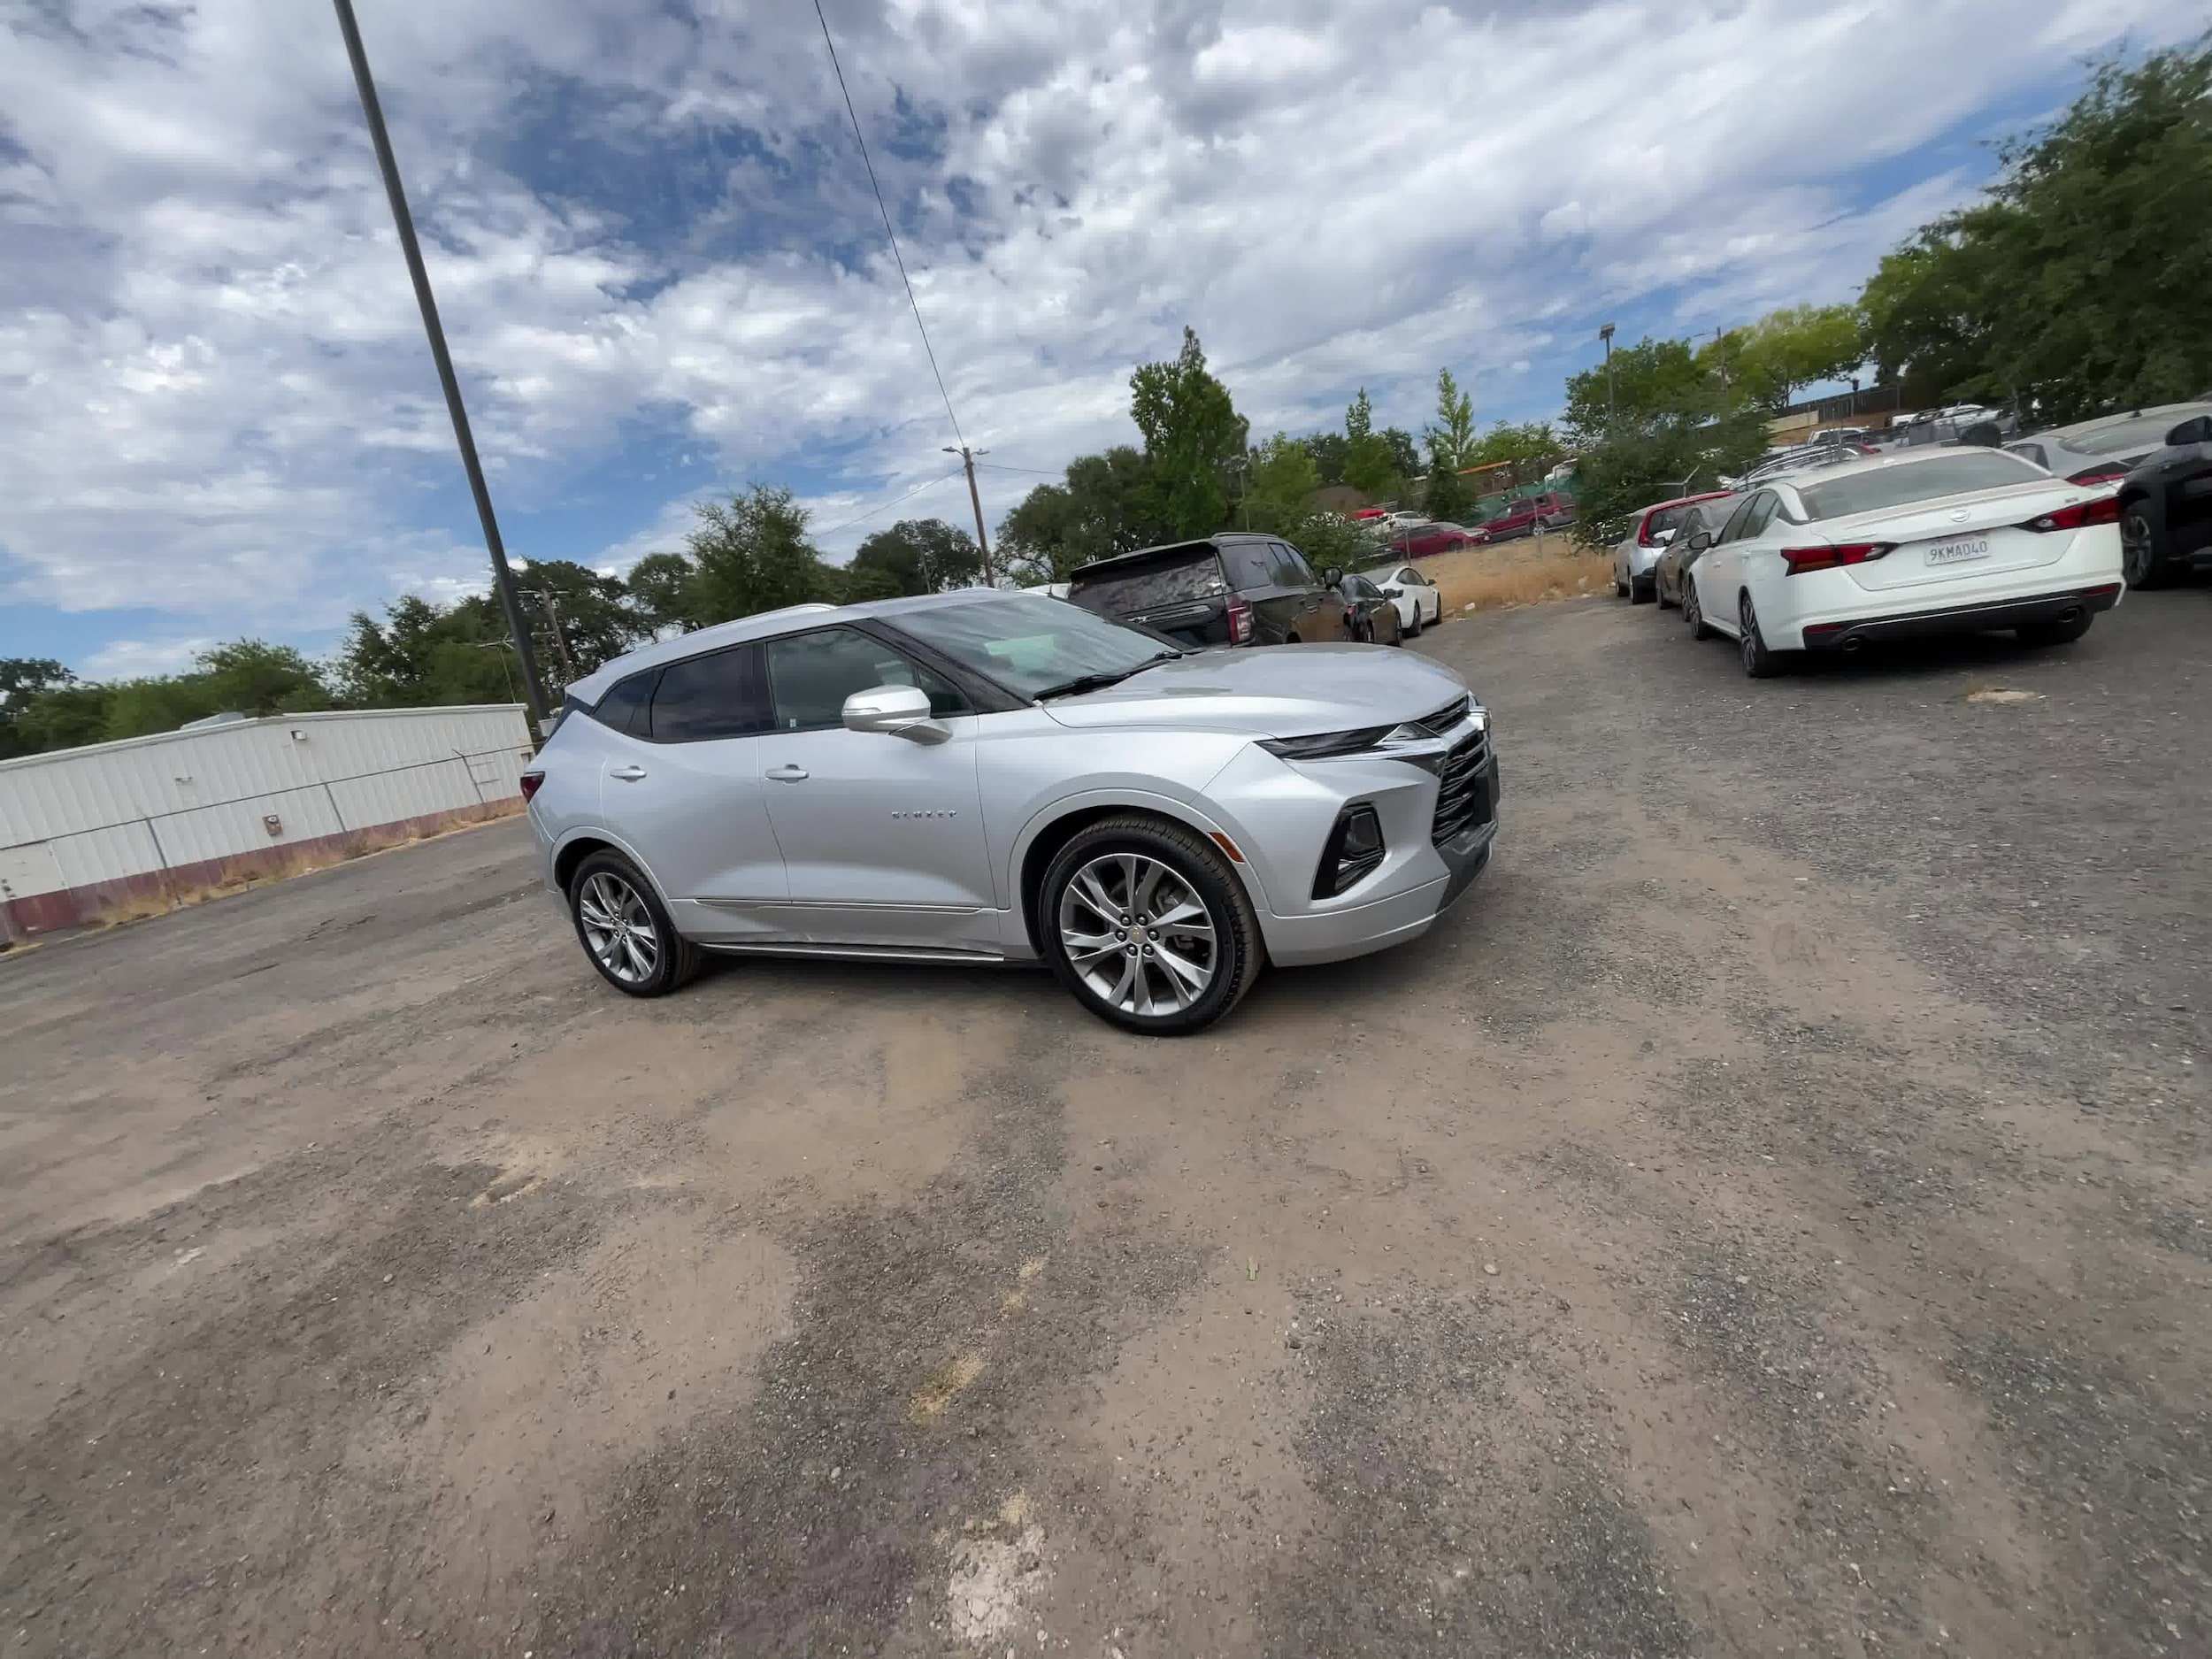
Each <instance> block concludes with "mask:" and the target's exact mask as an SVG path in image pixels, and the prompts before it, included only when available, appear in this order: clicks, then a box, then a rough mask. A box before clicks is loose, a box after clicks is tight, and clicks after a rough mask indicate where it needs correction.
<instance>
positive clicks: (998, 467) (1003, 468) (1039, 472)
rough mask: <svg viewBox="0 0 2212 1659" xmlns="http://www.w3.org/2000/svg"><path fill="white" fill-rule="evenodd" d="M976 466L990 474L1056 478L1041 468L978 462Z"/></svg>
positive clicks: (998, 462) (1053, 474) (1056, 475)
mask: <svg viewBox="0 0 2212 1659" xmlns="http://www.w3.org/2000/svg"><path fill="white" fill-rule="evenodd" d="M976 465H978V466H979V467H982V468H984V469H985V470H986V471H987V472H1030V473H1033V474H1034V475H1035V476H1037V477H1039V478H1058V477H1059V476H1060V474H1059V473H1058V472H1047V471H1046V470H1045V469H1044V468H1043V467H1041V466H1009V465H1006V463H1005V462H1003V461H978V462H977V463H976Z"/></svg>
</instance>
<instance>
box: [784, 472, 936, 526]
mask: <svg viewBox="0 0 2212 1659" xmlns="http://www.w3.org/2000/svg"><path fill="white" fill-rule="evenodd" d="M959 476H960V474H959V472H948V473H946V474H945V475H944V476H943V477H942V478H933V479H929V480H926V481H924V482H922V483H919V484H917V485H915V486H914V488H912V489H910V490H908V491H907V492H906V494H905V495H894V496H892V497H891V499H890V500H888V501H882V502H878V503H876V504H875V505H874V506H872V507H871V508H869V509H868V511H865V512H864V513H861V514H860V515H858V516H857V517H856V518H848V519H846V520H845V521H844V522H843V523H841V524H833V525H829V526H825V527H824V528H823V529H821V530H820V531H818V532H817V534H821V535H835V534H837V533H838V532H839V531H840V530H849V529H851V528H852V527H853V526H855V525H856V524H859V523H861V522H862V521H863V520H865V519H869V518H874V517H875V516H876V515H877V514H878V513H879V512H885V511H889V510H890V509H891V508H893V507H895V506H897V505H898V504H899V503H901V502H902V501H911V500H913V499H914V497H915V496H917V495H920V494H921V493H922V492H923V491H924V490H926V489H934V488H937V486H938V485H940V484H949V483H951V482H952V480H954V479H956V478H958V477H959Z"/></svg>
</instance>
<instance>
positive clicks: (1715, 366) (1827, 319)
mask: <svg viewBox="0 0 2212 1659" xmlns="http://www.w3.org/2000/svg"><path fill="white" fill-rule="evenodd" d="M1866 359H1867V337H1866V322H1865V318H1864V315H1863V313H1862V312H1861V311H1860V309H1859V308H1858V307H1857V306H1856V305H1797V306H1789V307H1786V308H1784V309H1783V310H1781V311H1769V312H1768V313H1767V314H1766V315H1765V316H1764V317H1762V318H1761V319H1759V320H1758V321H1757V322H1755V323H1754V324H1752V325H1751V326H1749V327H1748V328H1738V329H1733V330H1732V331H1731V332H1729V333H1728V334H1724V335H1722V336H1721V337H1720V338H1719V339H1718V340H1716V341H1714V342H1711V343H1710V344H1709V345H1706V346H1703V347H1701V348H1700V349H1699V350H1698V352H1697V354H1696V361H1697V363H1698V365H1699V366H1700V367H1701V368H1703V369H1704V370H1705V371H1706V372H1707V373H1709V375H1711V376H1712V377H1713V378H1714V379H1716V380H1718V381H1719V382H1720V385H1721V393H1722V396H1723V399H1724V401H1725V402H1728V403H1736V402H1739V401H1748V402H1751V403H1757V404H1759V405H1760V406H1761V407H1763V408H1764V409H1767V410H1769V411H1780V410H1783V409H1786V408H1787V407H1788V406H1789V402H1790V399H1791V397H1792V396H1793V395H1794V394H1795V393H1796V392H1797V391H1798V389H1799V388H1801V387H1807V386H1816V385H1818V384H1819V383H1820V382H1821V381H1823V380H1841V379H1842V378H1843V377H1844V376H1845V375H1847V374H1850V373H1853V372H1854V371H1855V370H1856V369H1857V368H1858V367H1859V366H1860V365H1862V364H1863V363H1864V362H1865V361H1866Z"/></svg>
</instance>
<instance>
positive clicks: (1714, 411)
mask: <svg viewBox="0 0 2212 1659" xmlns="http://www.w3.org/2000/svg"><path fill="white" fill-rule="evenodd" d="M1613 375H1614V383H1615V388H1616V394H1617V410H1616V412H1615V413H1614V414H1613V415H1611V416H1610V417H1609V415H1608V412H1607V404H1606V386H1605V370H1604V368H1603V367H1602V366H1600V367H1595V368H1590V369H1585V370H1583V371H1582V372H1581V373H1578V374H1575V375H1572V376H1571V377H1570V378H1569V379H1568V381H1567V411H1566V425H1567V431H1568V434H1569V437H1570V438H1571V440H1572V441H1573V442H1574V445H1575V448H1576V449H1578V451H1579V453H1580V457H1581V458H1580V460H1579V461H1578V465H1577V483H1576V490H1575V495H1576V519H1577V524H1576V532H1575V533H1576V534H1577V535H1578V537H1579V538H1581V539H1582V540H1583V541H1588V542H1593V543H1596V544H1599V545H1602V544H1604V543H1605V542H1608V541H1618V540H1619V539H1620V537H1621V535H1622V534H1623V533H1624V526H1625V525H1626V523H1627V520H1628V518H1629V515H1630V514H1632V513H1633V512H1635V511H1637V510H1638V509H1640V508H1642V507H1647V506H1648V505H1650V504H1651V503H1653V502H1654V501H1657V500H1662V499H1663V498H1665V497H1666V496H1668V495H1676V494H1681V493H1684V492H1686V490H1692V489H1697V488H1713V487H1714V486H1715V485H1716V484H1717V482H1718V480H1720V479H1721V478H1722V477H1723V476H1724V475H1728V474H1732V473H1735V472H1741V471H1742V470H1743V469H1744V468H1745V467H1746V466H1747V465H1750V464H1751V462H1752V461H1753V460H1755V459H1756V458H1757V457H1758V456H1759V455H1760V454H1762V453H1763V451H1764V450H1765V449H1766V442H1767V432H1766V416H1765V414H1764V413H1763V411H1762V409H1761V408H1760V407H1759V406H1758V405H1757V404H1755V403H1752V402H1750V401H1748V399H1745V398H1738V397H1737V396H1735V394H1734V392H1733V390H1732V388H1731V385H1730V383H1729V382H1728V381H1727V380H1725V379H1724V377H1723V376H1722V374H1721V373H1720V369H1719V365H1718V363H1717V361H1712V360H1707V361H1701V360H1700V359H1699V357H1698V354H1697V353H1696V352H1695V351H1694V350H1693V349H1692V348H1691V346H1690V342H1687V341H1686V340H1644V341H1640V342H1638V343H1637V344H1635V345H1632V346H1629V347H1626V348H1624V349H1621V350H1617V351H1616V352H1615V353H1614V354H1613Z"/></svg>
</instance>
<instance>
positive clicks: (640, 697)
mask: <svg viewBox="0 0 2212 1659" xmlns="http://www.w3.org/2000/svg"><path fill="white" fill-rule="evenodd" d="M660 676H661V671H660V670H659V669H657V668H649V669H647V670H646V671H645V672H643V673H641V674H632V675H631V676H629V678H627V679H626V680H616V681H615V682H614V684H613V685H611V686H610V687H607V693H606V695H604V696H603V697H601V698H600V699H599V702H598V703H597V705H596V706H595V707H594V708H593V710H592V711H591V718H593V719H595V720H596V721H598V722H599V724H600V725H602V726H611V727H612V728H613V729H614V730H615V731H618V732H626V733H629V734H630V735H631V736H632V737H650V736H652V734H653V727H652V722H651V719H650V718H649V715H650V710H651V709H652V706H653V682H654V681H655V680H658V679H659V678H660Z"/></svg>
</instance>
